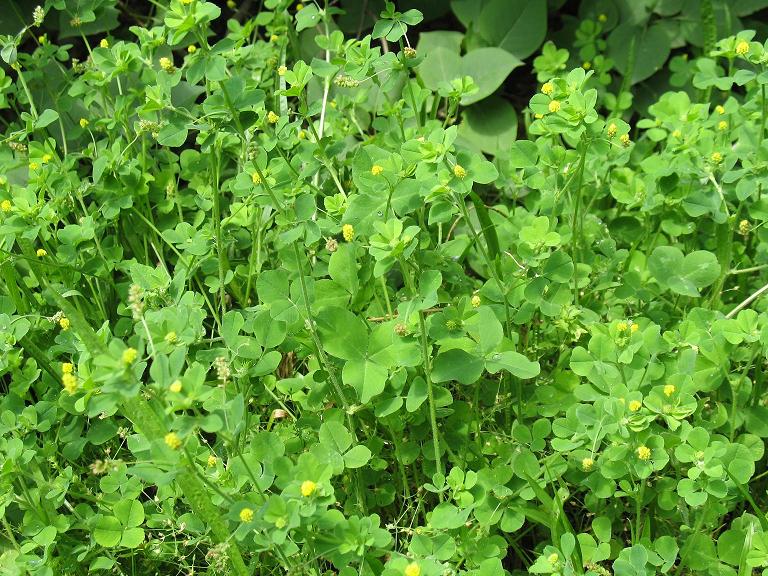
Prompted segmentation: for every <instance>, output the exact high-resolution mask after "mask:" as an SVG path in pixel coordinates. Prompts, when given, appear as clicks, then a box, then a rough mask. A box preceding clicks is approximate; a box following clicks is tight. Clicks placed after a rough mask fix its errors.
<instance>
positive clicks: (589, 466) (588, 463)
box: [581, 457, 595, 472]
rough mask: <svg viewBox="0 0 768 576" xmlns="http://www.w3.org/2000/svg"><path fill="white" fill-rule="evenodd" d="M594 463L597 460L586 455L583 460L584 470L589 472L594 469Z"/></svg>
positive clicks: (582, 466) (582, 467)
mask: <svg viewBox="0 0 768 576" xmlns="http://www.w3.org/2000/svg"><path fill="white" fill-rule="evenodd" d="M594 465H595V461H594V460H593V459H592V458H590V457H586V458H584V459H583V460H582V461H581V469H582V470H584V472H589V471H590V470H592V466H594Z"/></svg>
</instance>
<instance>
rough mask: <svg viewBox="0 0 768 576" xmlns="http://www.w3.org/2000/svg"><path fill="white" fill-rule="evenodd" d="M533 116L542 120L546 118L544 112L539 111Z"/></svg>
mask: <svg viewBox="0 0 768 576" xmlns="http://www.w3.org/2000/svg"><path fill="white" fill-rule="evenodd" d="M533 117H534V118H536V120H541V119H542V118H544V114H539V113H538V112H536V114H534V115H533Z"/></svg>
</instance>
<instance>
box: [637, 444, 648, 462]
mask: <svg viewBox="0 0 768 576" xmlns="http://www.w3.org/2000/svg"><path fill="white" fill-rule="evenodd" d="M637 457H638V458H640V460H650V458H651V449H650V448H648V446H640V448H638V449H637Z"/></svg>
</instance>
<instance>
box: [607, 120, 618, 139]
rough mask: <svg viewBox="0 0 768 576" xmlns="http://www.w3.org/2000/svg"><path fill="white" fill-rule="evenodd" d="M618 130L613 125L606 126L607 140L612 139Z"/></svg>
mask: <svg viewBox="0 0 768 576" xmlns="http://www.w3.org/2000/svg"><path fill="white" fill-rule="evenodd" d="M618 130H619V127H618V126H616V124H615V123H613V122H611V123H610V124H609V125H608V138H613V137H614V136H616V132H618Z"/></svg>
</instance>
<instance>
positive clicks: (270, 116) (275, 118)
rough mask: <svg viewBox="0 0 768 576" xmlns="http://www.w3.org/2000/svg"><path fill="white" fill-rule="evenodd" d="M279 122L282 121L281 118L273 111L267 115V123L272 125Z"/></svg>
mask: <svg viewBox="0 0 768 576" xmlns="http://www.w3.org/2000/svg"><path fill="white" fill-rule="evenodd" d="M278 120H280V116H278V115H277V114H275V113H274V112H273V111H272V110H270V111H269V114H267V122H269V123H270V124H277V121H278Z"/></svg>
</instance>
